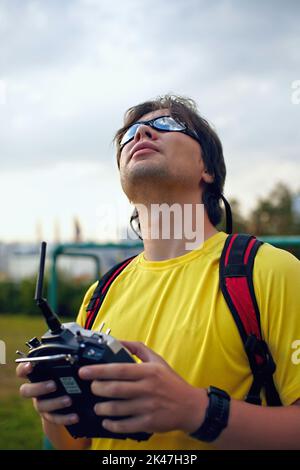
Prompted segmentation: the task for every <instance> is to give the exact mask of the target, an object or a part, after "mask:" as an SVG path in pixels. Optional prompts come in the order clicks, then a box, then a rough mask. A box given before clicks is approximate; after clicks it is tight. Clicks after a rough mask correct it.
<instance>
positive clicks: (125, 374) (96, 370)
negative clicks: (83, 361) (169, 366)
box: [78, 363, 146, 380]
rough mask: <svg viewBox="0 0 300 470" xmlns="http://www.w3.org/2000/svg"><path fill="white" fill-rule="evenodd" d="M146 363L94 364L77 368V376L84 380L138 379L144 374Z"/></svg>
mask: <svg viewBox="0 0 300 470" xmlns="http://www.w3.org/2000/svg"><path fill="white" fill-rule="evenodd" d="M145 366H146V364H124V363H114V364H96V365H94V366H85V367H81V368H80V369H79V372H78V374H79V377H81V378H82V379H86V380H93V379H99V380H102V379H103V380H108V379H118V380H140V379H142V378H143V377H144V376H145Z"/></svg>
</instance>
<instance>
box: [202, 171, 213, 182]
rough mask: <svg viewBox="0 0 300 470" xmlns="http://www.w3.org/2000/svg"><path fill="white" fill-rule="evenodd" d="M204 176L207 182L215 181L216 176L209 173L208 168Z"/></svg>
mask: <svg viewBox="0 0 300 470" xmlns="http://www.w3.org/2000/svg"><path fill="white" fill-rule="evenodd" d="M202 178H203V181H205V183H213V181H214V179H215V176H214V175H211V174H210V173H208V171H207V170H204V171H203V173H202Z"/></svg>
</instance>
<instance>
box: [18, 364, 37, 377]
mask: <svg viewBox="0 0 300 470" xmlns="http://www.w3.org/2000/svg"><path fill="white" fill-rule="evenodd" d="M32 369H33V367H32V365H31V364H30V362H25V363H21V364H18V366H17V368H16V374H17V377H19V378H20V379H26V378H27V375H28V374H30V372H32Z"/></svg>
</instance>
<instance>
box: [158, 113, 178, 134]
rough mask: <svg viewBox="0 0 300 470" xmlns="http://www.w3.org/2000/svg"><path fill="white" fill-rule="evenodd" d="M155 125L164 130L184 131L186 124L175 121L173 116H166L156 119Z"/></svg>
mask: <svg viewBox="0 0 300 470" xmlns="http://www.w3.org/2000/svg"><path fill="white" fill-rule="evenodd" d="M154 122H155V127H156V128H157V129H160V130H162V131H183V130H184V129H185V126H183V125H182V124H180V123H179V122H177V121H175V119H173V118H172V117H171V116H164V117H160V118H157V119H155V121H154Z"/></svg>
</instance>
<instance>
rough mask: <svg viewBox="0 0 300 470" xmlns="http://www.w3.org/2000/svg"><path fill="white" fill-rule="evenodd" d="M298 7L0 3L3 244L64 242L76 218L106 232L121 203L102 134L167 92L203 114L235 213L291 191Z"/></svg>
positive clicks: (297, 157)
mask: <svg viewBox="0 0 300 470" xmlns="http://www.w3.org/2000/svg"><path fill="white" fill-rule="evenodd" d="M299 15H300V3H299V2H298V1H297V0H287V1H285V2H282V1H280V0H264V1H261V0H259V1H256V0H255V1H251V2H249V1H241V0H231V1H230V0H214V1H211V2H208V1H202V0H156V1H153V2H149V1H146V0H114V1H111V0H33V1H31V0H0V165H1V167H0V168H1V173H0V209H1V222H0V223H1V226H0V241H17V240H24V241H30V240H35V239H36V237H37V230H38V229H37V227H39V233H40V232H42V235H43V237H44V238H46V239H47V240H49V241H52V240H53V237H54V235H55V233H59V234H60V237H61V239H62V240H66V241H67V240H70V238H71V237H72V232H73V219H74V217H78V218H79V219H80V221H81V223H82V226H83V235H84V238H85V239H86V240H92V239H93V240H98V241H99V240H103V239H105V238H108V237H109V236H115V235H116V230H115V227H116V225H118V226H122V225H125V224H126V220H127V217H128V214H129V213H130V211H131V208H130V206H129V204H128V202H127V199H126V198H125V196H124V195H123V194H122V191H121V187H120V184H119V178H118V171H117V166H116V164H115V160H114V148H113V145H112V138H113V135H114V133H115V131H116V129H117V128H118V127H119V126H120V125H121V124H122V118H123V114H124V112H125V110H126V109H127V108H128V107H129V106H131V105H133V104H137V103H138V102H141V101H144V100H146V99H149V98H154V97H156V96H157V95H160V94H164V93H169V92H172V93H176V94H182V95H186V96H190V97H192V98H194V99H195V100H196V102H197V104H198V106H199V110H200V112H201V113H202V115H203V116H204V117H206V118H207V119H208V120H209V121H210V122H211V123H212V124H214V126H215V128H216V129H217V131H218V133H219V135H220V137H221V139H222V142H223V146H224V154H225V159H226V162H227V171H228V178H227V181H226V186H225V195H226V196H228V197H237V198H238V199H239V200H240V201H241V203H242V207H243V210H244V211H245V213H246V212H247V211H249V209H251V207H253V205H254V204H255V201H256V199H257V198H258V197H260V196H263V195H265V194H267V193H268V192H269V191H270V189H272V188H273V187H274V186H275V185H276V184H277V183H278V182H279V181H283V182H286V183H287V184H289V185H290V187H291V188H292V189H296V188H299V186H300V132H299V130H300V129H299V127H300V92H299V93H298V91H299V89H300V82H299V84H297V81H299V80H300V28H299ZM298 85H299V89H298V88H297V87H298ZM293 86H294V87H295V88H293ZM297 90H298V91H297ZM298 98H299V99H298ZM298 102H299V104H297V103H298Z"/></svg>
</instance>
